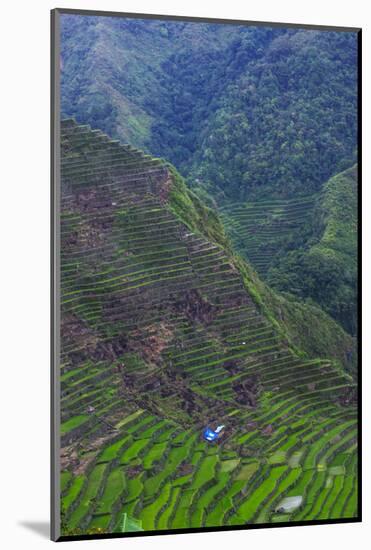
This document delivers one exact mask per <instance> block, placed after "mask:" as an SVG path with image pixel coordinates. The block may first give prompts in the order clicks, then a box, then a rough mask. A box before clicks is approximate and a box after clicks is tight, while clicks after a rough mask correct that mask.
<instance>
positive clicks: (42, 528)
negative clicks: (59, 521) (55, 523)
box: [18, 521, 50, 539]
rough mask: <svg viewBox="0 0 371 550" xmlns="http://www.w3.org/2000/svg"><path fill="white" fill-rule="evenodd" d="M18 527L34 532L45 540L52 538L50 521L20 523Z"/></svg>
mask: <svg viewBox="0 0 371 550" xmlns="http://www.w3.org/2000/svg"><path fill="white" fill-rule="evenodd" d="M18 525H21V526H22V527H25V528H26V529H28V530H29V531H33V532H34V533H36V534H38V535H40V537H42V538H44V539H49V538H50V523H49V522H48V521H19V522H18Z"/></svg>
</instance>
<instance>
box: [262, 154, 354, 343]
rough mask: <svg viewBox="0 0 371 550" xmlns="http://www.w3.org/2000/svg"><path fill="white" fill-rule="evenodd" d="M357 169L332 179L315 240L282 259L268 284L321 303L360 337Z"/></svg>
mask: <svg viewBox="0 0 371 550" xmlns="http://www.w3.org/2000/svg"><path fill="white" fill-rule="evenodd" d="M357 190H358V180H357V166H356V165H355V166H353V167H352V168H350V169H348V170H346V171H345V172H342V173H341V174H338V175H337V176H335V177H333V178H331V179H330V180H329V181H328V182H327V183H326V184H325V185H324V187H323V190H322V192H321V193H320V195H319V196H318V197H317V199H316V205H315V209H314V212H313V220H314V222H312V230H311V234H310V239H308V240H307V242H306V243H305V242H304V246H300V247H297V249H296V250H292V251H290V252H289V253H288V254H287V255H286V257H285V256H283V257H282V256H281V258H280V259H279V261H278V262H277V263H276V265H275V266H274V264H273V268H271V270H270V272H269V274H268V277H267V281H268V283H270V284H271V285H272V286H274V287H275V288H279V289H280V290H284V291H287V292H290V293H292V294H293V295H295V296H296V297H297V298H299V299H303V298H304V299H306V298H310V299H312V300H314V301H315V302H317V303H319V304H321V306H322V308H323V309H324V310H325V311H327V312H328V313H329V314H330V315H331V316H332V317H334V319H336V320H337V321H338V322H340V323H341V324H342V326H343V327H344V328H345V330H347V331H348V332H349V333H350V334H356V332H357V277H358V276H357V239H358V236H357V235H358V233H357V232H358V198H357Z"/></svg>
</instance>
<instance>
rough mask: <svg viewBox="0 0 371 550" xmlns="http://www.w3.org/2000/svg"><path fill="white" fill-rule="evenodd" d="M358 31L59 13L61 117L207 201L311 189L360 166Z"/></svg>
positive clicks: (315, 189)
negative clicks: (159, 163) (168, 173)
mask: <svg viewBox="0 0 371 550" xmlns="http://www.w3.org/2000/svg"><path fill="white" fill-rule="evenodd" d="M356 55H357V39H356V35H355V33H339V32H326V31H308V30H298V29H284V28H283V29H281V28H265V27H263V28H262V27H246V26H239V25H237V26H232V27H228V26H225V25H218V24H214V25H210V24H202V23H201V24H200V23H189V22H188V23H186V22H166V21H148V20H142V21H141V20H131V19H121V18H116V19H115V18H96V17H79V18H74V17H73V16H71V17H69V16H64V17H63V19H62V69H63V70H62V111H63V114H64V115H68V116H74V117H76V119H77V120H78V121H80V122H87V123H89V124H91V125H92V126H93V127H95V128H100V129H102V130H104V131H108V132H109V133H110V134H111V135H113V136H114V137H119V138H120V139H121V140H122V141H123V142H129V143H131V144H134V145H136V146H140V147H144V148H146V149H147V150H148V151H150V152H152V153H154V154H156V155H160V156H163V157H164V158H166V159H168V160H170V161H171V162H173V164H175V166H177V168H178V169H180V170H181V172H182V173H184V175H186V176H189V175H191V176H192V177H193V181H194V180H195V179H198V180H199V182H198V183H199V185H201V186H203V187H206V188H207V189H208V190H209V191H210V192H211V193H212V195H213V196H217V197H218V198H219V199H220V200H221V199H222V197H223V194H225V195H226V196H227V197H230V198H235V199H244V198H246V196H247V194H249V197H251V193H253V194H254V196H260V195H263V196H265V197H267V196H272V195H273V196H275V197H291V196H292V194H293V193H295V194H297V193H299V194H310V193H312V192H314V191H317V190H318V189H319V188H320V187H321V185H322V184H323V183H324V182H325V181H326V180H328V179H329V177H330V176H332V175H335V174H336V173H338V172H340V171H341V170H344V169H346V168H348V167H349V166H350V165H352V164H354V162H355V161H356V100H357V89H356V78H357V74H356V70H357V63H356V59H357V58H356Z"/></svg>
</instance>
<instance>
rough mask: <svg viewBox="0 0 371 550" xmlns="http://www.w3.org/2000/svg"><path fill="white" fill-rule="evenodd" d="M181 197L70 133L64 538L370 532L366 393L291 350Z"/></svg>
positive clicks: (149, 164)
mask: <svg viewBox="0 0 371 550" xmlns="http://www.w3.org/2000/svg"><path fill="white" fill-rule="evenodd" d="M171 185H172V179H171V176H170V174H169V171H168V169H167V168H166V166H165V165H164V164H163V163H162V162H161V161H159V160H156V159H152V158H150V157H147V156H145V155H144V154H143V153H141V152H140V151H136V150H134V149H132V148H130V147H129V146H121V145H119V144H118V143H117V142H114V141H111V140H110V139H109V138H108V137H107V136H105V135H104V134H102V133H101V132H98V131H92V130H91V129H90V128H89V127H86V126H78V125H76V124H75V123H74V122H73V121H72V120H67V121H64V122H63V123H62V197H61V204H62V216H61V246H62V263H61V272H62V277H61V287H62V329H61V337H62V347H61V416H62V425H61V446H62V449H61V463H62V472H61V503H62V515H63V517H62V530H63V533H64V534H73V533H81V532H84V533H86V532H97V531H98V532H114V531H119V532H122V531H128V530H138V529H143V530H146V531H147V530H148V531H151V530H161V529H186V528H195V527H203V526H206V527H213V526H222V525H244V524H252V523H273V522H282V521H285V522H286V521H291V520H303V521H306V520H312V519H328V518H351V517H355V516H356V515H357V492H356V491H357V452H356V445H357V417H356V410H355V408H354V406H353V405H351V404H347V401H348V399H347V396H348V394H349V392H350V391H351V390H352V388H353V387H354V382H353V380H352V379H351V378H350V377H349V376H348V375H346V374H344V373H343V372H342V371H341V370H339V369H338V368H337V367H336V366H335V365H333V364H332V363H331V361H323V360H308V359H303V358H300V357H298V356H296V355H295V354H294V352H293V351H292V350H290V348H289V347H288V345H287V343H286V341H285V339H284V338H283V337H282V335H281V334H278V333H277V332H276V329H275V328H274V327H273V326H272V325H271V324H270V322H269V320H267V319H266V318H265V317H264V315H263V314H262V313H261V312H260V311H259V309H258V307H257V306H256V304H255V303H254V301H253V300H252V299H251V297H250V296H249V294H248V292H247V290H246V288H245V287H244V284H243V281H242V278H241V276H240V274H239V272H238V270H237V269H236V267H235V266H234V265H233V263H232V261H231V259H230V258H229V256H228V254H227V252H226V251H225V250H224V249H223V248H221V247H220V246H219V245H218V244H216V243H213V242H211V241H209V240H207V239H206V238H205V237H204V236H203V235H201V234H199V233H195V232H192V231H191V230H190V228H189V227H187V226H185V225H184V224H183V223H182V222H181V220H180V219H179V218H177V217H176V215H175V214H174V213H173V212H172V210H171V209H170V207H169V203H170V201H171V195H170V194H169V193H170V191H171ZM213 422H218V423H222V424H225V426H226V429H225V436H224V437H223V439H222V440H221V442H220V443H219V444H210V443H207V442H206V441H204V440H203V439H202V437H201V433H202V429H203V428H204V427H205V426H206V425H209V424H212V423H213ZM298 495H300V496H302V497H303V504H302V506H300V508H299V509H297V510H294V511H293V512H291V513H290V514H288V513H280V512H279V511H277V506H278V505H279V503H280V502H281V501H282V499H283V498H284V497H286V496H298Z"/></svg>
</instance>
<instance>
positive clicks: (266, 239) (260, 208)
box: [221, 196, 315, 277]
mask: <svg viewBox="0 0 371 550" xmlns="http://www.w3.org/2000/svg"><path fill="white" fill-rule="evenodd" d="M314 201H315V197H314V196H305V197H299V198H297V199H282V200H278V199H276V200H273V199H271V200H261V201H259V202H256V203H255V202H246V203H230V204H228V205H227V206H224V207H222V208H221V216H222V219H223V221H224V223H225V227H226V230H227V232H228V234H229V236H230V238H231V240H232V242H233V244H234V247H235V248H236V250H238V251H239V252H240V254H241V255H242V256H244V257H245V258H247V259H248V261H249V262H251V264H252V265H253V266H254V267H255V269H256V270H257V272H258V273H259V274H260V275H261V276H263V277H264V276H265V275H266V274H267V272H268V270H269V268H270V266H271V265H272V264H273V263H274V260H275V258H276V257H277V256H278V255H279V254H280V253H282V252H283V251H285V250H287V248H288V245H289V243H290V241H292V240H297V239H298V237H299V236H300V237H301V238H302V239H303V238H304V237H305V235H307V234H309V231H310V225H311V212H312V208H313V205H314Z"/></svg>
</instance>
